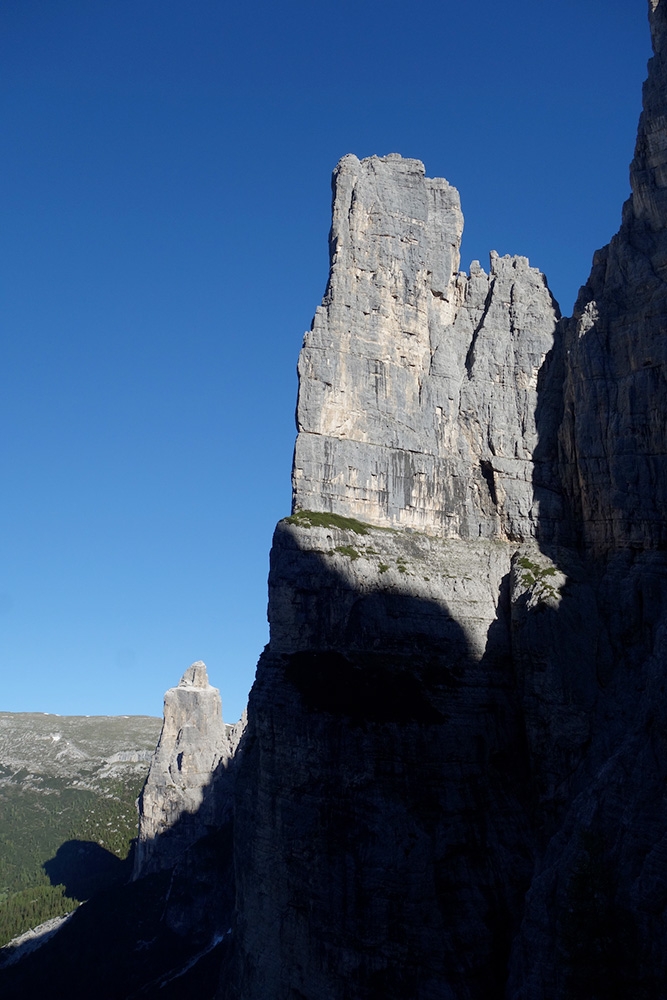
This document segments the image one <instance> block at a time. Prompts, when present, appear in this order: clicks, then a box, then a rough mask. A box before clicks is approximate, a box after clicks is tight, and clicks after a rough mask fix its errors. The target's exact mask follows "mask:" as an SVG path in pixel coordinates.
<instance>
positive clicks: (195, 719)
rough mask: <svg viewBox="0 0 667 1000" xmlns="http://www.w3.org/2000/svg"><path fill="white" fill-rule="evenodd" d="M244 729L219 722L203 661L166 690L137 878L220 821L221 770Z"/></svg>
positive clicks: (225, 804)
mask: <svg viewBox="0 0 667 1000" xmlns="http://www.w3.org/2000/svg"><path fill="white" fill-rule="evenodd" d="M242 729H243V726H242V725H241V724H239V725H237V726H228V725H225V723H224V722H223V720H222V706H221V702H220V692H219V691H218V689H217V688H214V687H212V686H211V685H210V684H209V682H208V675H207V673H206V665H205V664H204V663H202V662H201V660H198V661H197V662H196V663H193V664H192V665H191V666H190V667H188V669H187V670H186V671H185V673H184V674H183V677H182V678H181V680H180V682H179V684H178V687H173V688H170V689H169V690H168V691H167V692H166V694H165V696H164V723H163V725H162V733H161V734H160V740H159V743H158V745H157V749H156V751H155V756H154V757H153V762H152V764H151V769H150V772H149V774H148V778H147V780H146V784H145V786H144V789H143V792H142V793H141V799H140V816H139V838H138V842H137V852H136V861H135V869H134V877H135V878H137V877H139V876H140V875H146V874H148V873H149V872H151V871H158V870H160V869H161V868H166V867H169V866H170V865H172V864H173V863H174V861H175V860H176V859H177V858H178V857H179V856H180V855H182V854H183V852H184V851H185V850H186V848H187V847H189V846H190V845H191V844H193V843H194V842H195V841H196V840H197V839H199V837H201V836H203V834H204V833H206V831H207V829H208V828H209V827H212V826H215V825H219V824H220V823H221V822H222V821H223V819H224V818H225V814H226V812H227V811H228V810H229V809H230V808H231V805H230V801H229V795H228V794H227V787H226V783H225V781H224V780H223V777H224V775H223V774H222V773H223V772H224V771H225V770H226V768H227V765H228V764H229V761H230V760H231V758H232V757H233V755H234V751H235V749H236V746H237V744H238V741H239V739H240V736H241V732H242ZM214 776H217V778H219V780H215V781H214V780H213V779H214Z"/></svg>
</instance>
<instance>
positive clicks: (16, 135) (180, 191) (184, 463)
mask: <svg viewBox="0 0 667 1000" xmlns="http://www.w3.org/2000/svg"><path fill="white" fill-rule="evenodd" d="M649 54H650V43H649V32H648V26H647V19H646V3H645V2H644V0H559V2H558V3H547V2H546V0H531V2H528V0H512V2H511V3H498V0H476V2H475V3H463V2H461V0H459V2H447V0H415V2H414V3H412V4H410V5H408V4H407V3H406V2H405V0H401V2H398V0H383V2H382V3H380V2H379V0H376V2H369V0H335V2H334V0H332V2H330V3H323V2H320V0H283V2H282V3H276V2H275V0H270V2H269V0H259V2H254V3H253V2H246V3H240V2H238V0H194V2H193V0H95V2H92V0H4V2H3V3H2V5H1V6H0V81H1V83H0V94H1V104H0V118H1V121H0V135H1V137H2V138H1V142H2V147H3V148H2V151H1V155H0V164H1V167H0V170H1V173H2V178H1V182H0V200H1V202H2V218H3V225H2V241H1V253H2V260H1V262H0V282H1V288H2V293H1V295H2V309H1V314H0V315H1V317H2V319H1V323H2V327H1V357H0V378H1V380H2V391H1V393H0V406H1V408H2V412H1V426H2V435H1V438H0V441H1V449H2V452H1V468H2V474H3V481H4V485H3V489H2V494H1V498H2V499H1V504H2V518H1V525H2V530H1V542H0V672H1V673H0V676H1V678H2V685H1V688H0V690H1V691H2V698H1V699H0V709H3V710H11V711H49V712H59V713H62V714H65V713H67V714H74V713H82V714H98V713H99V714H112V713H128V714H129V713H149V714H160V712H161V707H162V694H163V692H164V690H165V688H167V687H170V686H171V685H173V684H175V683H177V681H178V679H179V678H180V676H181V674H182V672H183V671H184V670H185V668H186V667H187V666H188V665H189V664H190V663H191V662H192V661H193V660H196V659H204V660H205V661H206V662H207V664H208V666H209V675H210V678H211V680H212V682H213V683H214V684H216V685H217V686H218V687H220V689H221V692H222V698H223V712H224V716H225V718H226V719H227V720H228V721H233V720H234V719H236V718H237V717H238V716H239V714H240V713H241V710H242V708H243V705H244V704H245V700H246V695H247V692H248V689H249V687H250V684H251V683H252V678H253V676H254V670H255V664H256V661H257V657H258V655H259V653H260V652H261V649H262V647H263V645H264V643H265V642H266V641H267V638H268V634H267V627H266V576H267V569H268V552H269V547H270V543H271V534H272V531H273V527H274V524H275V522H276V521H277V520H278V519H279V518H280V517H283V516H284V515H286V514H287V513H289V506H290V464H291V457H292V447H293V441H294V418H293V414H294V404H295V397H296V377H295V364H296V359H297V354H298V351H299V347H300V344H301V339H302V335H303V332H304V330H305V329H306V328H307V327H308V326H309V325H310V320H311V317H312V314H313V312H314V310H315V307H316V306H317V305H318V303H319V301H320V298H321V296H322V292H323V290H324V286H325V282H326V277H327V265H328V261H327V234H328V228H329V212H330V174H331V170H332V169H333V167H334V166H335V164H336V162H337V161H338V159H339V158H340V157H341V156H343V155H344V154H345V153H348V152H354V153H356V154H357V155H358V156H361V157H363V156H368V155H371V154H373V153H377V154H385V153H389V152H400V153H402V154H403V155H404V156H415V157H418V158H420V159H422V160H423V161H424V162H425V164H426V168H427V173H428V175H429V176H444V177H447V178H448V180H449V181H451V182H452V183H453V184H455V185H456V186H457V187H458V188H459V190H460V192H461V197H462V203H463V211H464V215H465V217H466V232H465V236H464V246H463V257H462V267H463V268H464V269H467V267H468V265H469V263H470V260H471V259H473V258H480V259H481V260H482V262H483V263H485V264H486V262H487V261H488V252H489V250H491V249H495V250H497V251H498V252H499V253H501V254H502V253H519V254H524V255H527V256H528V257H530V260H531V263H532V264H534V265H536V266H539V267H540V268H542V270H544V271H545V272H546V274H547V276H548V279H549V282H550V285H551V288H552V291H553V292H554V294H555V296H556V298H557V299H558V300H559V301H560V303H561V307H562V309H563V311H564V312H566V313H567V312H569V311H570V310H571V307H572V303H573V300H574V298H575V295H576V292H577V289H578V286H579V285H580V284H582V283H583V282H584V281H585V279H586V278H587V276H588V272H589V269H590V261H591V256H592V253H593V251H594V250H595V249H596V248H597V247H599V246H601V245H603V244H604V243H606V242H607V241H608V240H609V238H610V237H611V236H612V235H613V233H614V232H615V230H616V229H617V227H618V222H619V219H620V211H621V204H622V202H623V200H624V199H625V198H626V197H627V195H628V193H629V187H628V164H629V161H630V159H631V156H632V150H633V145H634V137H635V132H636V125H637V117H638V114H639V110H640V103H641V83H642V81H643V79H644V77H645V71H646V61H647V59H648V57H649Z"/></svg>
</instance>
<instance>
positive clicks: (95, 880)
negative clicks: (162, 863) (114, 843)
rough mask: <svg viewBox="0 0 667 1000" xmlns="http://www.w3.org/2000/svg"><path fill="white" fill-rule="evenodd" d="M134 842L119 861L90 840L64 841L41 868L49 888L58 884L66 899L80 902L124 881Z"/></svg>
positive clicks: (129, 870)
mask: <svg viewBox="0 0 667 1000" xmlns="http://www.w3.org/2000/svg"><path fill="white" fill-rule="evenodd" d="M133 857H134V841H133V843H132V847H131V849H130V852H129V854H128V856H127V857H126V858H125V859H121V858H119V857H118V856H117V855H116V854H112V852H111V851H107V850H106V848H104V847H102V846H101V845H100V844H97V843H95V842H94V841H92V840H67V841H65V843H64V844H61V845H60V847H59V848H58V850H57V851H56V853H55V855H54V856H53V857H52V858H49V860H48V861H45V862H44V864H43V865H42V868H43V869H44V872H45V874H46V875H47V876H48V878H49V881H50V882H51V885H53V886H57V885H62V886H63V888H64V890H65V894H66V895H67V896H69V898H70V899H76V900H77V901H78V902H83V901H84V900H86V899H90V898H91V897H92V896H94V895H95V894H96V893H98V892H100V891H102V890H104V889H111V888H112V887H113V886H117V885H122V884H123V883H125V882H127V881H128V880H129V878H130V876H131V874H132V865H133Z"/></svg>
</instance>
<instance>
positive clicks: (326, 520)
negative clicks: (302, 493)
mask: <svg viewBox="0 0 667 1000" xmlns="http://www.w3.org/2000/svg"><path fill="white" fill-rule="evenodd" d="M285 521H286V522H287V524H296V525H298V526H299V527H300V528H342V530H343V531H353V532H354V533H355V534H356V535H367V534H368V533H369V531H370V529H371V525H367V524H363V523H362V522H361V521H357V520H355V518H353V517H343V516H342V515H341V514H330V513H328V512H327V511H314V510H297V511H295V512H294V513H293V514H292V515H291V517H286V518H285Z"/></svg>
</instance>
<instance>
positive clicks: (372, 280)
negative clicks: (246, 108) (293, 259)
mask: <svg viewBox="0 0 667 1000" xmlns="http://www.w3.org/2000/svg"><path fill="white" fill-rule="evenodd" d="M333 183H334V205H333V225H332V231H331V274H330V278H329V284H328V287H327V291H326V294H325V297H324V301H323V303H322V305H321V306H320V308H319V309H318V310H317V312H316V314H315V318H314V320H313V325H312V329H311V330H310V332H309V333H307V334H306V336H305V340H304V346H303V350H302V352H301V356H300V359H299V376H300V378H299V401H298V409H297V422H298V430H299V434H298V437H297V443H296V454H295V461H294V470H293V484H294V503H295V506H296V507H297V508H303V509H305V510H317V511H326V510H329V511H336V512H337V513H339V514H348V515H350V516H352V517H357V518H360V519H361V520H364V521H369V522H371V523H373V524H385V525H386V524H391V525H396V526H410V527H414V528H418V529H420V530H425V531H429V532H432V533H437V534H440V535H444V536H448V537H459V538H480V537H481V538H487V537H497V538H512V539H522V538H529V537H531V536H533V535H535V533H536V530H537V522H538V515H539V504H538V503H537V500H536V496H535V489H534V480H535V468H534V452H535V448H536V445H537V441H538V435H539V428H538V426H537V421H536V413H535V411H536V404H537V375H538V371H539V369H540V366H541V365H542V363H543V361H544V358H545V356H546V354H547V353H548V351H549V350H550V349H551V347H552V345H553V338H554V330H555V326H556V322H557V319H558V310H557V307H556V305H555V303H554V301H553V299H552V297H551V294H550V293H549V290H548V288H547V284H546V280H545V278H544V275H542V274H541V273H540V272H539V271H538V270H537V269H536V268H532V267H530V266H529V263H528V261H527V259H526V258H525V257H504V258H500V257H498V255H497V254H491V266H490V271H489V273H488V274H487V273H486V272H485V271H484V270H483V269H482V268H481V267H480V265H479V264H478V263H477V262H474V263H473V265H472V267H471V272H470V275H469V276H467V275H465V274H461V273H460V272H459V246H460V242H461V234H462V231H463V216H462V214H461V209H460V205H459V196H458V192H457V191H456V189H455V188H453V187H451V185H449V184H448V183H447V181H445V180H442V179H440V178H436V179H431V178H427V177H425V176H424V166H423V164H422V163H420V162H419V160H408V159H402V158H401V157H400V156H397V155H396V154H392V155H390V156H386V157H376V156H373V157H370V158H369V159H366V160H361V161H359V160H358V159H357V158H356V157H355V156H351V155H350V156H346V157H344V158H343V159H342V160H341V162H340V163H339V165H338V167H337V168H336V170H335V172H334V182H333ZM542 500H543V502H545V503H547V504H549V501H550V500H551V502H552V504H553V497H550V496H549V495H546V494H545V495H544V496H543V497H542Z"/></svg>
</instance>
